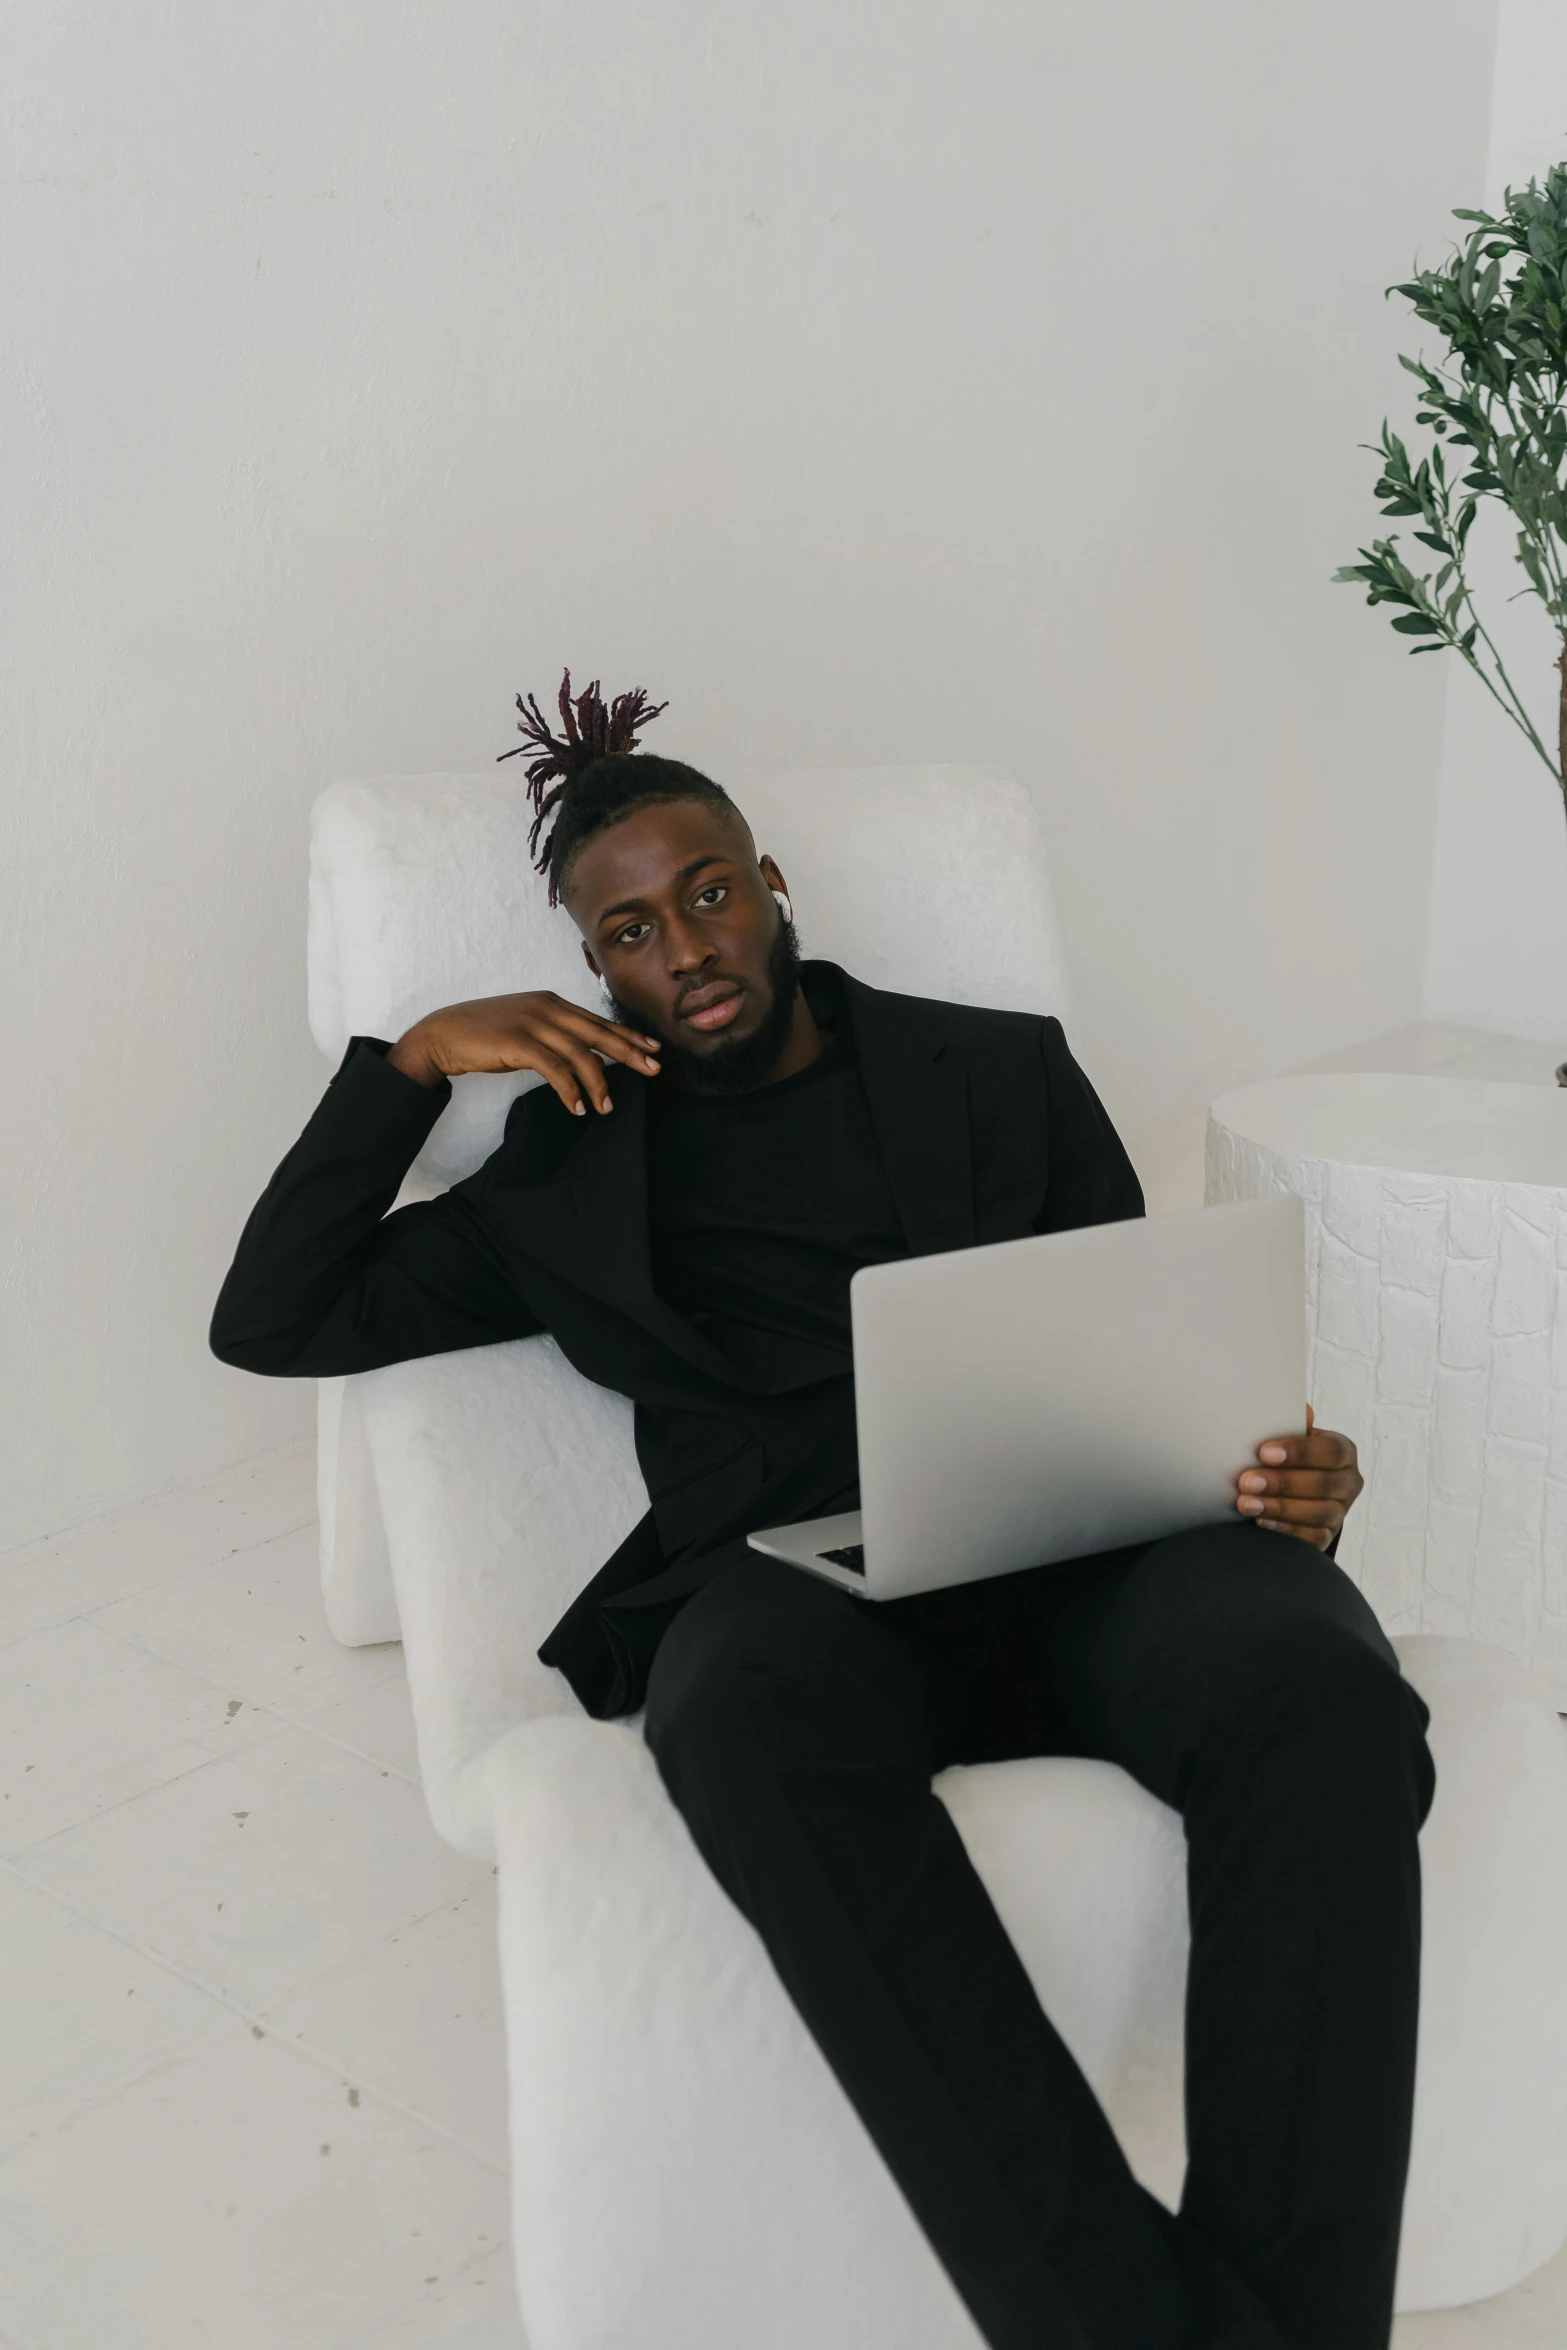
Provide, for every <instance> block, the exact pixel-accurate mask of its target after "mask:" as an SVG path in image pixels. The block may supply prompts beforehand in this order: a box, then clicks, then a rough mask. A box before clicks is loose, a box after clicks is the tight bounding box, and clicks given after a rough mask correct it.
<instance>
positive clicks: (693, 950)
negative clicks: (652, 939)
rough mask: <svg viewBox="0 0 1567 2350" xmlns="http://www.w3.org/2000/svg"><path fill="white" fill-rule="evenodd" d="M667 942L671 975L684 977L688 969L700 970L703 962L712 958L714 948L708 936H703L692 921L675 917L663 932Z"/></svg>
mask: <svg viewBox="0 0 1567 2350" xmlns="http://www.w3.org/2000/svg"><path fill="white" fill-rule="evenodd" d="M664 935H665V938H666V940H667V942H668V952H669V969H670V973H671V976H674V975H676V974H678V975H680V976H681V977H684V975H685V974H686V973H687V972H689V971H700V970H701V968H702V966H703V964H704V963H710V962H711V961H712V960H713V956H714V953H715V951H716V950H715V948H714V946H713V942H712V940H711V939H710V938H707V937H704V935H703V933H702V931H701V930H700V928H699V927H698V926H697V924H695V923H694V922H686V921H682V920H681V919H679V917H677V918H676V919H675V920H674V921H673V922H671V923H670V925H669V927H668V929H667V930H666V932H665V934H664Z"/></svg>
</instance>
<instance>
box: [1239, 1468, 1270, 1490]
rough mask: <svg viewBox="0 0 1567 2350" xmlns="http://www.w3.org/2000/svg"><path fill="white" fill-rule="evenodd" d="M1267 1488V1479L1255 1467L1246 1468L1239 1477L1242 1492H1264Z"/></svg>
mask: <svg viewBox="0 0 1567 2350" xmlns="http://www.w3.org/2000/svg"><path fill="white" fill-rule="evenodd" d="M1267 1490H1268V1480H1267V1478H1266V1477H1264V1476H1263V1475H1262V1474H1261V1473H1260V1471H1258V1470H1256V1469H1248V1470H1246V1472H1245V1474H1244V1475H1243V1476H1242V1478H1241V1491H1242V1493H1266V1492H1267Z"/></svg>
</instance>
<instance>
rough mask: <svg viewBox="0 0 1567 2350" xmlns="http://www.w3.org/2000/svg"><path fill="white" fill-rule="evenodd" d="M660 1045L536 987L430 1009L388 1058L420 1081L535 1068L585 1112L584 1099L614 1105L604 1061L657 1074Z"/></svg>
mask: <svg viewBox="0 0 1567 2350" xmlns="http://www.w3.org/2000/svg"><path fill="white" fill-rule="evenodd" d="M658 1052H659V1039H658V1038H657V1037H656V1036H641V1035H639V1034H638V1032H637V1031H636V1029H634V1028H622V1027H621V1025H620V1023H619V1022H618V1021H616V1020H603V1019H600V1017H599V1015H598V1014H597V1013H596V1012H584V1011H583V1010H582V1008H581V1006H580V1005H578V1004H569V1003H567V1001H566V999H565V997H564V996H558V995H553V994H551V992H550V991H549V989H548V988H539V989H535V990H534V991H532V992H531V993H529V994H526V995H487V996H479V997H477V998H476V999H475V1000H474V1001H473V1002H472V1003H471V1004H447V1005H446V1006H444V1008H443V1009H442V1010H441V1011H439V1012H429V1013H427V1014H426V1015H425V1017H424V1018H423V1019H422V1020H418V1021H416V1022H415V1023H414V1025H413V1027H412V1028H410V1029H409V1030H408V1031H407V1033H406V1035H403V1036H400V1037H399V1038H398V1040H397V1042H396V1044H394V1045H393V1047H392V1049H391V1051H390V1052H389V1053H388V1054H387V1056H386V1057H387V1059H388V1060H389V1061H390V1062H391V1064H392V1066H393V1068H394V1069H400V1070H401V1071H402V1073H403V1075H404V1076H405V1077H411V1078H413V1080H414V1082H415V1083H416V1084H418V1085H437V1084H439V1082H440V1080H441V1079H442V1078H443V1077H462V1076H466V1075H467V1074H468V1073H469V1072H470V1071H472V1070H476V1069H537V1071H538V1073H539V1075H540V1076H541V1077H542V1078H544V1079H545V1080H546V1082H547V1083H548V1084H550V1085H552V1086H553V1087H554V1088H555V1091H556V1092H557V1093H558V1094H559V1095H560V1098H561V1100H562V1101H563V1102H564V1103H565V1105H566V1107H567V1109H568V1110H570V1111H571V1112H572V1113H573V1115H574V1116H577V1117H584V1116H585V1115H586V1113H587V1108H588V1104H589V1103H590V1102H591V1103H592V1104H593V1106H594V1108H595V1109H598V1110H608V1109H612V1108H613V1107H614V1105H613V1103H612V1102H611V1101H610V1098H609V1086H608V1083H607V1082H606V1079H605V1076H604V1061H605V1060H610V1061H623V1062H624V1063H625V1065H626V1067H627V1068H628V1069H637V1070H640V1071H641V1073H642V1074H643V1076H645V1077H656V1076H657V1075H658V1071H659V1065H660V1064H659V1059H658ZM600 1056H602V1058H601V1057H600Z"/></svg>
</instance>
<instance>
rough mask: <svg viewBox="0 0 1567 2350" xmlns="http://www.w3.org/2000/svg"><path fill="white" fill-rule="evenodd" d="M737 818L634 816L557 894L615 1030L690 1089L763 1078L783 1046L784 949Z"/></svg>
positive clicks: (764, 873) (788, 986)
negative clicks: (641, 1033) (640, 1032)
mask: <svg viewBox="0 0 1567 2350" xmlns="http://www.w3.org/2000/svg"><path fill="white" fill-rule="evenodd" d="M783 887H784V880H783V875H782V874H781V873H780V872H779V870H778V868H777V866H776V865H775V864H774V863H773V861H772V859H771V858H770V857H763V858H762V859H761V860H760V862H758V859H757V855H756V850H755V847H754V846H753V844H752V840H751V835H750V831H749V828H748V827H747V825H746V823H745V821H744V819H743V818H742V817H740V816H739V815H738V814H737V813H734V812H732V811H730V810H729V809H726V808H723V807H714V806H712V805H711V804H710V803H709V802H706V801H702V800H672V801H669V802H667V803H660V804H656V805H654V806H652V807H647V808H639V809H638V810H637V811H636V812H635V814H633V815H630V816H624V817H622V818H621V820H620V822H619V823H618V824H612V825H610V826H609V827H608V828H607V829H606V830H605V831H603V832H601V833H599V834H597V835H596V836H595V837H594V838H593V839H592V840H590V841H589V842H587V844H586V845H585V846H584V847H583V848H582V849H581V850H579V852H578V854H577V855H576V856H575V857H574V858H573V860H572V863H571V867H570V870H569V872H568V874H567V877H566V886H565V890H564V892H563V895H564V897H565V900H566V903H567V906H568V908H569V910H570V912H571V915H572V918H573V920H574V921H575V922H576V924H577V927H578V929H579V930H580V931H581V933H582V940H583V946H584V948H585V950H586V953H587V957H588V961H589V963H590V964H591V966H592V967H593V969H594V970H595V971H597V972H599V973H601V974H602V976H603V977H604V979H605V980H607V982H608V984H609V987H610V991H611V993H612V994H613V996H614V998H615V1001H616V1003H617V1004H618V1005H620V1006H621V1007H622V1010H623V1015H624V1017H625V1019H626V1021H627V1022H628V1023H629V1024H630V1025H631V1026H633V1027H638V1028H644V1029H647V1030H648V1031H649V1032H650V1033H656V1034H657V1035H659V1036H662V1037H663V1038H664V1039H665V1041H666V1043H667V1044H668V1045H669V1047H671V1048H672V1052H673V1054H674V1056H677V1057H678V1060H679V1061H680V1062H682V1063H684V1064H685V1066H686V1067H687V1069H688V1070H689V1072H690V1073H691V1075H692V1077H693V1078H694V1080H695V1081H696V1082H698V1083H701V1082H703V1080H704V1078H705V1079H706V1080H707V1081H708V1082H710V1083H712V1084H715V1085H718V1086H723V1087H725V1088H726V1089H727V1087H728V1086H729V1085H732V1084H737V1083H738V1084H739V1085H745V1084H754V1083H757V1082H759V1081H760V1080H762V1079H763V1078H765V1076H766V1075H767V1073H768V1071H767V1066H764V1065H761V1064H770V1063H771V1062H772V1061H773V1060H775V1059H776V1058H777V1055H778V1053H779V1051H780V1050H781V1049H782V1047H783V1044H784V1041H785V1039H786V1038H787V1036H788V1034H789V1028H790V1021H791V1018H792V1014H793V1004H794V993H795V956H794V949H793V939H792V935H791V934H790V933H789V931H788V928H787V926H786V925H785V924H784V923H783V920H782V917H781V914H780V911H779V908H778V904H777V901H776V899H775V898H774V896H773V894H772V893H773V891H774V890H775V889H782V888H783Z"/></svg>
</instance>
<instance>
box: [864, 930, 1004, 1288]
mask: <svg viewBox="0 0 1567 2350" xmlns="http://www.w3.org/2000/svg"><path fill="white" fill-rule="evenodd" d="M838 977H839V981H840V984H841V986H842V989H843V1001H844V1008H845V1011H846V1013H847V1016H848V1020H849V1025H850V1028H851V1030H852V1032H853V1037H854V1048H855V1054H856V1057H857V1059H858V1062H859V1069H860V1082H861V1084H862V1085H863V1086H864V1088H865V1100H866V1104H867V1106H868V1108H869V1110H870V1114H871V1124H872V1126H873V1127H874V1129H875V1133H876V1140H877V1142H878V1143H879V1144H880V1146H881V1154H882V1161H883V1164H884V1165H885V1167H886V1170H887V1180H888V1182H889V1184H890V1185H891V1187H892V1197H893V1202H894V1205H895V1206H896V1208H897V1211H898V1218H899V1221H900V1222H901V1224H902V1226H903V1234H904V1238H905V1239H906V1240H907V1242H908V1244H909V1251H910V1254H911V1255H913V1256H916V1257H926V1256H937V1255H939V1254H940V1253H941V1252H942V1251H943V1250H945V1249H953V1248H971V1247H972V1246H973V1244H974V1236H975V1228H974V1162H973V1148H972V1143H971V1138H970V1133H969V1103H968V1081H967V1077H966V1075H965V1072H964V1068H963V1064H962V1061H961V1059H960V1058H959V1056H958V1054H957V1052H956V1050H955V1048H954V1047H953V1046H952V1044H951V1043H950V1042H949V1041H948V1039H947V1038H945V1037H944V1036H943V1035H942V1034H941V1032H940V1030H939V1029H938V1028H937V1026H936V1025H935V1023H934V1022H933V1021H932V1020H931V1018H930V1015H929V1013H928V1012H927V1011H926V1008H925V1006H924V1005H923V1004H922V1003H920V1002H919V1001H918V1000H917V999H916V998H913V997H910V996H891V995H884V994H883V993H882V992H881V990H880V989H879V988H874V987H866V986H865V985H864V984H863V983H862V982H861V981H859V980H857V979H851V978H850V977H849V975H848V973H847V972H841V973H839V974H838Z"/></svg>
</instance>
